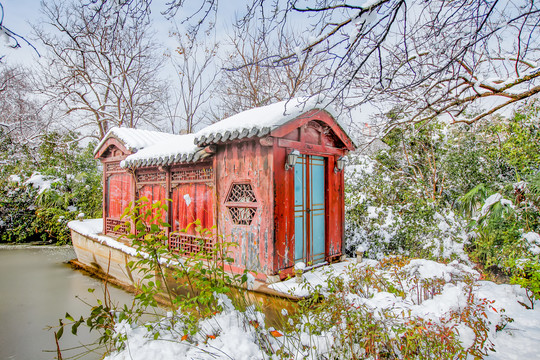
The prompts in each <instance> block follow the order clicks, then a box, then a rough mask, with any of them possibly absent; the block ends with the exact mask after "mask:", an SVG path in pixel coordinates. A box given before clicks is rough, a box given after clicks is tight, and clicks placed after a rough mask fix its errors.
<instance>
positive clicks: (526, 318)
mask: <svg viewBox="0 0 540 360" xmlns="http://www.w3.org/2000/svg"><path fill="white" fill-rule="evenodd" d="M380 264H381V263H379V262H377V261H374V260H366V259H365V260H364V261H362V262H361V263H360V264H356V262H355V260H354V259H350V260H349V261H346V262H342V263H337V264H332V265H328V266H325V267H322V268H318V269H314V270H312V271H310V272H307V273H305V274H304V275H303V281H302V282H298V281H297V280H296V279H295V278H293V279H290V280H287V281H284V282H281V283H277V284H273V285H272V286H273V287H274V288H275V289H276V290H280V291H287V292H290V293H292V294H296V295H307V294H309V293H310V292H312V291H314V290H315V289H318V291H320V292H321V293H323V294H328V292H329V289H328V285H329V284H331V283H332V282H334V280H335V279H337V278H342V279H343V280H345V283H347V281H348V280H350V279H351V278H354V276H355V274H363V271H364V272H366V271H374V272H372V274H377V276H382V278H385V279H386V280H388V281H390V282H392V281H395V280H396V279H398V282H394V284H398V283H399V284H400V286H401V288H402V289H403V290H404V292H402V293H396V292H388V291H383V289H380V288H379V289H378V290H377V289H375V288H370V289H367V288H366V291H365V292H363V293H359V292H350V293H347V292H346V291H345V297H346V301H348V302H350V303H351V304H352V305H354V306H355V307H356V308H358V307H365V308H366V309H368V311H370V312H372V313H374V314H382V313H383V312H384V313H386V314H388V313H389V312H390V313H392V314H394V315H393V316H392V317H391V319H392V320H394V321H395V320H396V319H398V320H397V321H404V320H407V319H408V318H417V319H423V320H426V321H429V322H430V323H431V322H433V323H434V324H435V323H440V324H443V323H444V325H446V326H450V327H451V328H453V329H455V331H456V333H457V336H458V339H459V341H460V342H461V344H462V346H463V347H464V348H467V347H469V346H470V345H471V344H472V343H473V342H474V341H475V332H474V331H473V329H471V328H470V327H468V326H467V325H465V324H464V323H462V322H459V321H458V320H453V321H454V322H448V318H449V314H452V313H453V314H456V313H458V314H460V312H461V311H464V309H466V308H467V306H468V305H470V304H471V299H475V300H474V303H475V304H482V305H479V307H477V308H478V309H480V308H481V310H479V311H480V312H485V316H484V315H482V314H480V317H481V318H483V319H485V320H487V321H486V322H485V323H486V324H487V333H488V336H489V337H488V341H487V342H486V344H488V346H486V348H489V347H491V346H490V345H489V344H490V343H492V347H493V349H494V351H491V350H490V351H488V354H487V356H486V358H489V359H497V360H502V359H537V358H540V353H539V352H538V349H539V348H540V310H539V309H538V308H539V306H540V304H539V303H538V302H537V303H536V304H535V305H536V307H535V309H528V308H527V307H526V306H524V304H525V305H527V304H528V305H530V301H529V300H528V298H527V296H526V293H525V291H524V290H523V289H522V288H520V287H519V286H517V285H506V284H505V285H498V284H495V283H493V282H490V281H481V280H479V277H480V275H479V274H478V273H477V272H476V271H475V270H473V269H472V268H470V267H469V266H467V265H464V264H462V263H459V262H457V261H454V262H451V263H449V264H442V263H437V262H433V261H429V260H423V259H416V260H412V261H410V262H407V263H406V264H405V265H401V266H399V267H390V268H389V267H386V268H385V267H384V266H381V265H380ZM396 269H398V270H399V271H396ZM366 274H367V273H366ZM332 279H334V280H332ZM422 283H425V284H427V283H429V284H434V285H433V286H432V287H431V288H433V289H435V288H437V286H438V285H440V287H438V288H437V289H438V290H437V291H434V292H433V293H432V294H431V295H429V294H428V295H426V293H425V291H420V292H419V291H418V286H417V285H418V284H422ZM471 284H473V285H472V286H471ZM396 286H397V285H396ZM430 286H431V285H430ZM471 289H472V290H471ZM219 296H220V300H219V301H220V302H221V303H222V305H223V311H222V312H221V313H217V314H215V315H214V316H213V317H211V318H209V319H205V320H203V321H202V322H201V324H200V325H201V331H199V332H198V333H197V334H195V335H189V336H188V335H186V334H185V330H184V328H183V323H182V320H181V318H176V319H174V320H175V321H172V320H173V318H164V319H163V320H162V321H161V323H159V324H153V326H154V328H155V329H156V328H158V329H159V337H158V339H157V340H154V336H153V334H154V332H151V331H150V332H149V330H148V328H147V327H145V326H135V327H132V326H130V325H128V324H126V323H125V322H123V323H120V324H119V325H118V326H117V327H116V330H117V332H118V334H122V335H124V336H125V337H126V339H127V340H126V343H125V344H126V346H125V348H124V349H123V350H122V351H119V352H116V353H112V354H110V355H109V356H108V357H107V358H106V359H107V360H124V359H125V360H128V359H130V360H131V359H133V360H136V359H148V358H152V359H239V360H240V359H264V358H270V357H269V356H268V353H269V351H270V352H273V351H276V350H277V349H279V348H280V347H282V346H285V347H287V349H288V351H289V352H290V351H291V349H292V348H297V351H293V353H291V354H290V358H294V359H304V358H312V359H317V358H320V356H319V355H320V354H324V353H325V352H328V351H332V350H331V348H332V346H333V345H335V344H336V340H335V338H336V334H333V333H332V331H339V327H337V326H336V327H334V328H333V329H329V330H328V331H327V332H322V333H320V334H313V333H311V334H309V333H308V332H307V330H306V327H305V326H303V325H306V324H303V325H302V324H301V325H300V327H299V326H298V325H297V326H296V327H297V328H299V329H301V330H300V331H299V332H295V333H294V334H293V333H287V332H285V331H276V330H275V329H273V328H265V327H264V325H261V326H259V324H264V315H263V314H262V313H260V312H258V311H256V310H255V309H254V308H253V307H251V308H248V310H247V311H245V312H240V311H238V310H236V309H235V308H234V307H233V306H232V304H231V302H230V300H229V299H228V298H227V297H225V296H223V295H219ZM475 308H476V307H475ZM399 314H402V315H401V316H402V317H401V318H400V315H399ZM403 314H406V315H403ZM282 315H283V316H284V319H285V321H286V320H287V317H288V316H289V314H288V313H287V311H286V310H283V312H282ZM389 319H390V318H389ZM399 319H401V320H399ZM454 319H455V318H454ZM510 319H513V321H509V320H510ZM289 321H290V322H291V323H292V319H291V320H289ZM445 321H446V322H445ZM309 322H310V320H309V319H306V323H309ZM291 344H292V345H291ZM306 349H308V350H306ZM309 349H311V350H309ZM314 349H316V351H313V350H314ZM469 358H471V359H472V358H473V357H471V356H470V357H469Z"/></svg>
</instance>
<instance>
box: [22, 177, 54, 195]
mask: <svg viewBox="0 0 540 360" xmlns="http://www.w3.org/2000/svg"><path fill="white" fill-rule="evenodd" d="M58 181H60V179H57V178H54V177H51V176H46V175H41V174H40V173H38V172H35V173H33V174H32V176H30V178H29V179H28V180H26V181H25V182H24V185H32V186H33V187H35V188H37V189H39V190H38V194H41V193H42V192H44V191H45V190H49V189H50V188H51V185H52V184H54V183H55V182H58Z"/></svg>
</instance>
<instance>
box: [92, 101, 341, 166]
mask: <svg viewBox="0 0 540 360" xmlns="http://www.w3.org/2000/svg"><path fill="white" fill-rule="evenodd" d="M313 109H324V110H325V111H327V112H330V113H332V111H331V110H329V109H328V107H327V106H321V105H320V104H319V103H318V102H317V100H316V99H314V98H312V99H291V100H286V101H281V102H278V103H275V104H272V105H268V106H263V107H259V108H254V109H250V110H247V111H243V112H241V113H239V114H236V115H234V116H231V117H229V118H226V119H224V120H221V121H219V122H217V123H215V124H213V125H210V126H207V127H206V128H204V129H202V130H200V131H199V132H197V133H195V134H186V135H174V134H168V133H162V132H157V131H149V130H140V129H129V128H117V127H115V128H112V129H111V130H109V132H108V133H107V134H106V135H105V137H104V138H103V140H102V141H101V142H100V143H99V144H98V146H97V147H96V151H95V154H97V152H98V151H99V149H100V148H101V147H102V146H103V145H104V144H105V142H106V141H107V140H108V139H109V138H116V139H117V140H119V141H120V142H122V143H123V144H124V145H125V146H126V148H128V149H129V150H130V151H131V152H133V154H131V155H129V156H128V157H127V158H126V159H125V160H124V161H122V163H121V166H122V167H140V166H156V165H169V164H173V163H188V162H196V161H199V160H201V159H204V158H206V157H208V156H210V154H209V153H207V152H205V150H204V149H203V148H204V147H205V146H207V145H210V144H216V143H225V142H229V141H233V140H237V139H248V138H255V137H263V136H266V135H268V134H270V132H271V131H272V130H275V129H276V128H278V127H280V126H282V125H284V124H286V123H287V122H289V121H291V120H293V119H295V118H296V117H298V116H300V115H302V114H303V113H305V112H307V111H309V110H313ZM334 119H335V116H334ZM336 121H337V119H336ZM338 125H339V126H340V127H341V128H342V130H344V128H343V126H341V124H339V122H338Z"/></svg>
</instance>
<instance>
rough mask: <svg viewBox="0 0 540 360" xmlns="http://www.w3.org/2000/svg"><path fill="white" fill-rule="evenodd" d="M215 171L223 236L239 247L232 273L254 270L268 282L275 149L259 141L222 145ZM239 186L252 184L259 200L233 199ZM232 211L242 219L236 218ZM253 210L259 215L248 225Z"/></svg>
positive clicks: (271, 269) (232, 253) (270, 267)
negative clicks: (235, 188) (248, 217)
mask: <svg viewBox="0 0 540 360" xmlns="http://www.w3.org/2000/svg"><path fill="white" fill-rule="evenodd" d="M214 168H215V169H216V189H217V214H218V215H217V216H218V217H217V223H218V229H219V233H220V234H222V235H224V236H225V237H226V240H227V241H234V242H235V243H237V244H238V247H236V248H233V249H232V252H231V255H232V257H233V258H234V267H233V269H232V270H233V271H234V270H236V271H240V270H242V269H244V268H245V269H249V270H254V271H256V272H257V273H258V277H259V278H263V279H264V278H265V277H266V276H265V274H267V273H269V272H272V271H273V267H274V266H273V254H274V246H273V245H274V244H273V243H274V242H273V233H274V221H273V218H272V212H273V207H274V195H273V193H274V189H273V173H272V148H271V147H264V146H261V145H260V143H259V140H258V139H257V140H252V141H244V142H236V143H230V144H224V145H221V146H219V147H218V150H217V153H216V155H215V159H214ZM235 185H236V186H238V185H241V186H240V187H241V188H243V189H244V190H245V189H246V188H248V187H244V186H243V185H249V187H251V190H252V192H253V194H254V196H255V199H256V201H246V200H248V198H247V195H246V196H244V197H242V196H241V198H235V196H232V197H229V194H230V191H231V189H232V188H233V187H234V186H235ZM235 200H240V201H235ZM231 209H232V211H233V212H234V211H237V214H238V213H239V214H240V216H239V217H235V216H234V214H233V213H231ZM250 209H255V212H254V214H253V218H252V219H251V223H250V224H245V223H246V222H247V221H245V220H242V219H244V218H245V217H247V215H248V214H251V212H252V211H253V210H250ZM235 219H236V221H235ZM239 222H244V223H239Z"/></svg>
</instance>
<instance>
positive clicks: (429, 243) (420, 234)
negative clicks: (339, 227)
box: [345, 156, 467, 260]
mask: <svg viewBox="0 0 540 360" xmlns="http://www.w3.org/2000/svg"><path fill="white" fill-rule="evenodd" d="M353 162H356V163H357V164H356V165H352V166H348V167H347V170H346V171H347V172H346V176H345V180H346V195H345V196H346V206H345V210H346V222H345V226H346V230H345V231H346V250H347V252H348V254H349V255H351V254H353V253H354V249H355V248H356V247H358V246H361V247H363V248H365V249H366V251H367V254H366V255H367V256H368V257H371V258H374V259H382V258H384V257H385V256H386V255H388V254H404V255H407V256H427V257H430V258H443V259H452V258H461V259H463V260H465V259H466V258H467V257H466V255H465V253H464V251H463V244H464V243H465V242H466V240H467V232H466V230H465V229H466V222H465V221H464V220H462V219H460V218H459V217H458V216H457V215H456V214H455V213H454V212H453V211H452V210H450V209H448V208H441V207H436V206H435V205H433V204H431V203H428V202H425V201H419V198H418V197H415V196H414V193H413V194H412V195H410V198H408V199H405V200H403V199H398V198H397V197H398V196H402V195H403V193H405V192H406V191H405V190H403V191H401V190H400V187H405V186H406V185H407V184H404V183H403V180H402V179H399V178H396V177H393V176H392V174H391V173H390V172H386V171H385V170H384V169H382V168H381V166H380V165H379V164H378V163H377V162H375V161H373V160H371V159H370V158H369V157H366V156H355V157H354V158H353ZM407 191H410V189H408V190H407ZM400 192H401V194H400Z"/></svg>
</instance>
